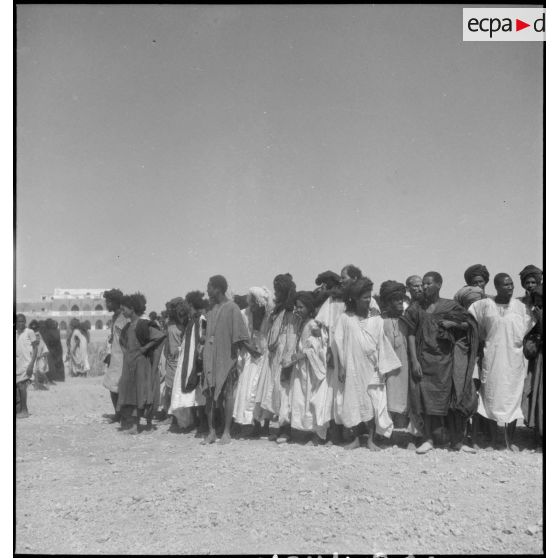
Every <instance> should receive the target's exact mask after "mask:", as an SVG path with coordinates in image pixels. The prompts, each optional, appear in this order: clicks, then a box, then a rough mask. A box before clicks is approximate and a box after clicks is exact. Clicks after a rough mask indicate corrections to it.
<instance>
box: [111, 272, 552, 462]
mask: <svg viewBox="0 0 558 558" xmlns="http://www.w3.org/2000/svg"><path fill="white" fill-rule="evenodd" d="M489 278H490V276H489V273H488V270H487V269H486V267H485V266H483V265H480V264H478V265H474V266H471V267H469V268H468V269H467V270H466V272H465V280H466V283H467V284H466V286H464V287H463V288H462V289H460V290H459V291H458V292H457V293H456V294H455V297H454V299H444V298H441V297H440V290H441V288H442V283H443V280H442V277H441V275H440V274H439V273H437V272H434V271H431V272H427V273H426V274H424V276H422V277H420V276H411V277H409V278H408V279H407V281H406V284H403V283H399V282H397V281H385V282H384V283H382V285H381V287H380V290H379V296H376V297H373V296H372V290H373V284H372V282H371V281H370V280H369V279H368V278H366V277H363V275H362V273H361V271H360V269H358V268H357V267H355V266H353V265H348V266H345V267H344V268H343V269H342V270H341V274H340V275H337V274H336V273H334V272H331V271H328V272H324V273H322V274H320V275H319V276H318V277H317V279H316V284H317V285H318V288H317V289H315V290H314V291H297V290H296V285H295V283H294V281H293V279H292V277H291V275H290V274H288V273H287V274H282V275H278V276H277V277H275V279H274V283H273V287H274V292H273V294H272V293H271V292H270V291H269V290H268V289H267V288H265V287H253V288H251V289H250V290H249V292H248V294H247V296H246V303H247V306H246V307H245V308H242V309H241V308H240V307H239V305H238V304H237V303H235V302H233V301H232V300H229V299H228V298H227V296H226V293H227V290H228V285H227V281H226V279H225V278H224V277H223V276H220V275H216V276H213V277H211V278H210V279H209V282H208V285H207V294H208V297H209V300H206V299H205V298H204V295H203V293H201V292H200V291H192V292H190V293H188V294H187V295H186V297H185V298H184V299H182V298H180V297H178V298H175V299H172V300H171V301H170V302H169V303H167V313H168V320H167V323H166V324H164V326H163V327H161V326H160V324H157V323H155V322H154V321H152V320H149V319H148V318H147V317H146V316H145V315H144V314H145V309H146V300H145V297H144V296H143V295H142V294H140V293H136V294H133V295H123V294H122V293H121V292H120V291H119V290H117V289H113V290H112V291H107V292H106V293H105V299H106V301H107V308H108V309H109V310H111V311H113V312H114V318H113V320H112V331H111V336H110V339H109V342H110V343H109V344H110V355H109V356H108V357H107V371H106V374H105V380H104V385H105V386H106V387H107V388H108V389H109V390H110V392H111V398H112V401H113V404H114V408H115V415H114V417H113V420H114V421H119V422H120V423H121V428H122V430H125V431H127V432H131V433H137V432H139V431H140V419H141V417H144V418H145V419H146V421H147V428H148V429H150V428H151V426H152V420H153V419H156V418H157V419H164V420H166V421H167V422H171V428H174V429H189V428H192V427H193V426H198V430H199V432H201V433H203V434H204V435H205V437H204V440H203V442H202V443H205V444H212V443H214V442H215V441H217V437H218V430H219V428H218V427H217V424H216V417H217V416H218V417H220V424H221V427H222V434H221V437H220V442H221V443H229V442H230V441H231V428H232V425H233V419H234V422H236V423H237V424H240V425H246V426H248V425H251V427H252V432H251V435H252V436H254V437H260V436H262V435H268V437H269V439H270V440H275V441H278V442H281V441H286V440H289V439H290V438H291V436H292V435H293V434H294V433H295V432H297V431H298V432H303V433H304V432H305V433H307V434H308V436H309V437H310V438H309V439H308V443H311V444H331V443H340V442H341V441H342V440H345V441H347V440H348V441H349V443H348V444H347V445H346V447H347V448H356V447H359V446H360V445H361V442H362V443H365V445H366V447H368V448H369V449H371V450H378V449H380V448H381V442H379V439H381V438H384V439H385V438H389V437H390V436H391V434H392V432H393V429H394V427H395V428H400V429H402V428H403V429H406V431H407V432H408V434H409V435H410V436H411V437H412V441H411V442H410V443H409V447H412V448H415V449H416V451H417V453H421V454H422V453H427V452H428V451H430V450H432V449H433V448H434V446H435V443H438V444H442V445H449V447H451V448H452V449H454V450H462V451H471V452H474V451H476V450H477V449H478V447H479V446H478V444H477V441H478V434H479V431H483V430H484V431H486V433H487V434H488V435H489V442H488V446H489V447H497V440H496V433H497V430H496V426H497V423H498V422H499V423H502V424H504V426H505V428H504V435H505V446H506V447H507V448H508V449H511V450H517V447H516V446H515V444H514V443H513V436H514V431H515V425H516V421H517V419H519V418H524V419H525V422H526V423H527V425H528V426H532V427H534V428H536V429H537V431H538V432H539V434H540V435H541V436H542V424H543V414H542V413H543V386H544V379H543V370H544V368H543V330H542V324H543V320H542V307H543V302H542V271H541V270H540V269H538V268H537V267H535V266H527V267H526V268H525V269H524V270H523V271H522V272H521V273H520V278H521V284H522V286H523V287H524V288H525V291H526V292H525V296H523V297H522V298H520V299H518V298H513V292H514V284H513V280H512V278H511V276H510V275H509V274H505V273H498V274H497V275H496V276H495V277H494V286H495V288H496V293H497V294H496V296H495V297H488V296H486V295H485V293H484V289H485V286H486V284H487V283H488V281H489ZM161 377H163V384H162V385H161V383H160V382H161ZM160 407H161V408H162V413H161V412H158V409H159V408H160ZM473 417H474V418H473ZM470 419H473V420H472V421H471V420H470ZM470 422H472V440H471V445H468V444H466V443H465V440H466V429H467V425H468V423H470ZM270 426H276V428H272V429H270ZM448 433H449V434H448ZM364 440H365V441H364ZM417 446H418V447H417Z"/></svg>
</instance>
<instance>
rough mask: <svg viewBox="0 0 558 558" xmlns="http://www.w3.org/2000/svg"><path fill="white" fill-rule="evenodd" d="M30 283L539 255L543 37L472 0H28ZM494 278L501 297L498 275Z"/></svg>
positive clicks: (122, 281)
mask: <svg viewBox="0 0 558 558" xmlns="http://www.w3.org/2000/svg"><path fill="white" fill-rule="evenodd" d="M17 13H18V29H17V40H18V43H17V87H18V90H17V103H18V104H17V119H18V120H17V150H18V152H17V219H18V222H17V225H18V228H17V249H16V256H17V267H16V270H17V278H16V279H17V292H18V298H19V299H21V300H30V299H33V298H36V297H37V296H39V295H40V294H41V293H48V292H50V291H52V290H53V289H54V288H55V287H70V288H80V287H88V288H111V287H119V288H121V289H122V290H123V291H127V292H129V291H135V290H140V291H142V292H144V293H145V295H146V297H147V299H148V307H149V308H150V309H153V308H155V309H158V310H159V309H161V308H162V307H163V304H164V302H165V301H166V300H168V299H170V298H171V297H174V296H178V295H182V296H183V295H184V293H185V292H187V291H188V290H191V289H194V288H201V289H205V286H206V284H207V278H208V277H209V276H210V275H213V274H216V273H222V274H223V275H225V276H226V277H227V279H228V280H229V284H230V287H231V288H232V290H233V291H235V292H237V293H244V292H246V290H247V289H248V287H250V286H252V285H262V284H263V285H267V286H269V287H271V286H272V281H273V277H274V276H275V275H276V274H277V273H283V272H286V271H289V272H291V273H292V275H293V277H294V279H295V282H296V283H297V285H298V286H299V287H300V288H313V287H314V278H315V277H316V275H317V274H318V272H320V271H324V270H326V269H333V270H335V271H337V272H339V270H340V268H341V267H342V266H343V265H344V264H346V263H354V264H356V265H358V266H359V267H361V268H362V270H363V271H364V272H365V273H366V274H367V275H369V276H370V278H371V279H372V280H373V281H374V283H375V288H374V290H375V292H377V291H378V290H379V287H380V284H381V282H382V281H384V280H387V279H397V280H400V281H402V280H404V279H405V277H406V276H408V275H410V274H413V273H419V274H421V273H424V272H426V271H429V270H438V271H440V272H441V273H442V275H443V276H444V287H443V290H442V296H447V297H450V296H453V294H454V292H455V290H457V289H458V288H459V287H460V286H462V284H463V271H464V269H465V268H466V267H467V266H469V265H470V264H473V263H484V264H485V265H487V266H488V268H489V269H490V271H491V274H492V275H494V274H495V273H497V272H500V271H507V272H509V273H511V274H512V275H513V276H514V279H515V280H516V294H517V295H520V294H521V287H520V285H519V278H518V275H517V274H518V272H519V271H520V270H521V269H522V267H523V266H524V265H526V264H528V263H534V264H536V265H541V263H542V149H543V144H542V124H543V114H542V100H543V58H542V54H543V50H542V49H543V47H542V43H526V42H518V43H513V42H502V43H487V42H479V43H472V42H468V43H464V42H463V41H462V8H461V7H459V6H418V5H414V6H413V5H411V6H401V5H380V6H365V5H357V6H345V5H343V6H318V5H309V6H288V5H284V6H200V7H196V6H168V5H167V6H141V5H138V6H117V5H113V6H96V5H79V6H78V5H74V6H72V5H58V6H55V5H24V6H18V9H17ZM489 292H493V287H492V285H491V286H490V288H489Z"/></svg>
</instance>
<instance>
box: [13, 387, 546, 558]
mask: <svg viewBox="0 0 558 558" xmlns="http://www.w3.org/2000/svg"><path fill="white" fill-rule="evenodd" d="M29 410H30V413H31V416H30V417H29V418H28V419H22V420H17V421H16V423H17V424H16V463H15V465H16V498H15V499H16V511H15V520H16V530H15V535H16V542H15V550H16V552H18V553H69V554H72V553H91V554H138V553H142V554H169V553H172V554H174V553H178V554H190V553H196V554H214V553H221V554H230V553H251V554H254V553H256V554H260V555H270V556H271V555H272V554H274V553H300V554H304V555H311V554H314V555H317V554H319V553H321V554H322V555H323V554H332V553H334V552H339V553H345V554H346V555H349V554H350V553H365V554H373V553H377V552H384V553H386V554H388V555H389V554H390V553H392V554H401V553H411V552H412V553H417V554H421V553H429V552H430V553H433V554H438V553H458V554H464V553H471V554H474V553H477V554H478V553H481V554H484V553H498V554H507V553H510V554H537V553H542V550H543V546H542V545H543V532H542V530H543V522H542V518H543V507H542V465H543V455H542V454H541V453H537V452H536V451H535V450H534V448H533V442H532V438H531V433H530V432H529V431H527V430H526V429H519V445H520V447H521V449H522V451H520V452H519V453H511V452H508V451H484V450H483V451H480V452H479V453H477V454H476V455H471V454H465V453H455V452H449V451H447V450H443V449H436V450H434V451H433V452H430V453H429V454H427V455H424V456H420V455H416V454H415V453H414V452H412V451H408V450H406V449H403V448H402V447H401V448H400V447H397V446H392V447H388V448H387V449H384V450H383V451H381V452H375V453H373V452H370V451H369V450H367V449H364V448H361V449H357V450H354V451H346V450H344V449H343V448H342V447H338V446H332V447H308V446H304V445H299V444H277V443H274V442H269V441H267V440H266V439H263V438H262V439H260V440H242V439H238V440H236V439H235V440H233V442H232V443H231V444H230V445H228V446H223V445H219V444H214V445H211V446H203V445H200V440H199V439H198V438H195V437H194V434H175V433H171V432H169V427H168V426H163V425H161V426H158V427H157V429H156V430H154V431H151V432H142V433H140V434H139V435H137V436H130V435H129V434H126V433H123V432H119V431H118V427H117V425H115V424H109V423H108V421H107V419H106V418H105V417H104V416H103V415H106V414H107V413H111V412H112V406H111V403H110V398H109V394H108V392H107V390H106V389H104V388H103V386H102V377H101V376H96V377H88V378H67V379H66V382H64V383H58V384H57V385H55V386H51V388H50V390H49V391H34V390H33V389H32V388H31V389H30V392H29Z"/></svg>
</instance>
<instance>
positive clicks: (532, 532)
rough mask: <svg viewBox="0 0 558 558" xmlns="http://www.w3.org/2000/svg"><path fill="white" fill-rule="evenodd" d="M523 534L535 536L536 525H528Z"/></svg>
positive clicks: (537, 529) (537, 528)
mask: <svg viewBox="0 0 558 558" xmlns="http://www.w3.org/2000/svg"><path fill="white" fill-rule="evenodd" d="M525 532H526V533H527V534H528V535H536V534H537V533H538V532H539V527H538V526H537V525H529V527H527V529H525Z"/></svg>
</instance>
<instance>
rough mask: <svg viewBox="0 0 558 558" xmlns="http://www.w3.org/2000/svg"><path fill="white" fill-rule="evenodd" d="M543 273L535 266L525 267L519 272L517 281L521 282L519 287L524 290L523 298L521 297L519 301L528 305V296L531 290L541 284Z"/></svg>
mask: <svg viewBox="0 0 558 558" xmlns="http://www.w3.org/2000/svg"><path fill="white" fill-rule="evenodd" d="M542 277H543V272H542V269H540V268H538V267H537V266H536V265H528V266H525V267H524V268H523V269H522V270H521V271H520V272H519V279H520V280H521V286H522V287H523V288H524V289H525V296H522V297H521V298H520V300H521V301H522V302H524V303H525V304H529V303H530V300H531V297H530V294H531V293H532V292H533V290H534V289H535V288H536V287H538V286H539V285H541V284H542Z"/></svg>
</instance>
